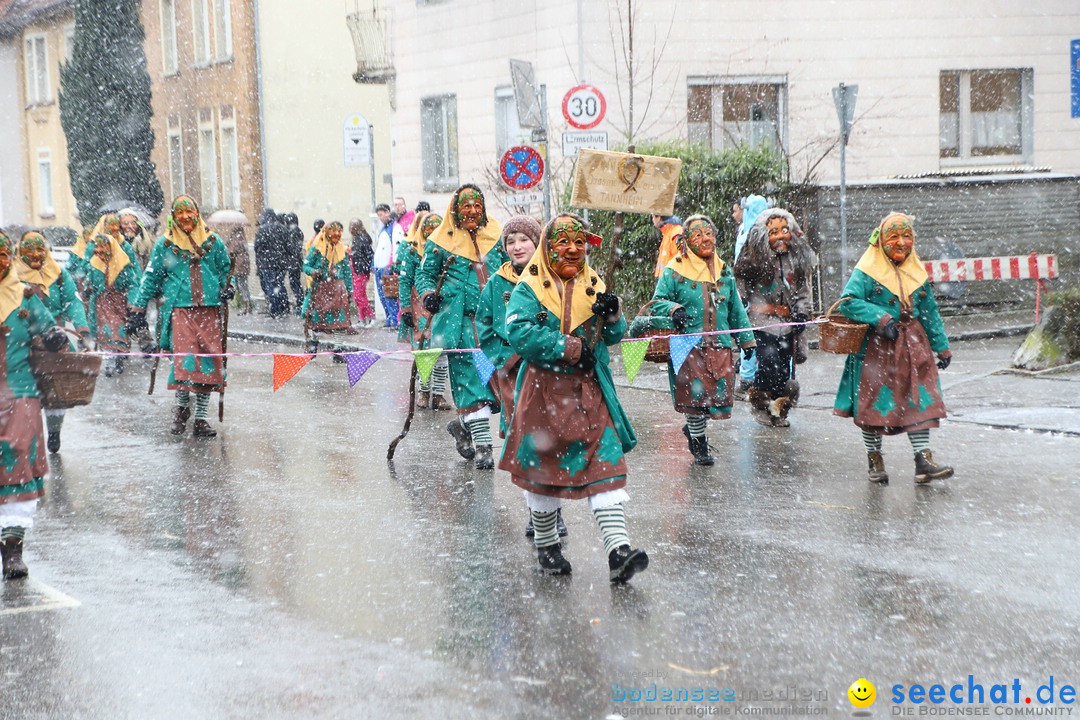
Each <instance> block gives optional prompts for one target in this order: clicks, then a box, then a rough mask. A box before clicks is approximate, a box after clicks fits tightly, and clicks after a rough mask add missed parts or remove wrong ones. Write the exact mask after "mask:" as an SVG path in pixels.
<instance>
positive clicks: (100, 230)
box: [75, 213, 122, 257]
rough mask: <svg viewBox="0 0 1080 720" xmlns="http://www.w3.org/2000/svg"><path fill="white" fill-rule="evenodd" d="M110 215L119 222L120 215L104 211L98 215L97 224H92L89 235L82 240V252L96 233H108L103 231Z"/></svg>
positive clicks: (91, 241) (92, 240)
mask: <svg viewBox="0 0 1080 720" xmlns="http://www.w3.org/2000/svg"><path fill="white" fill-rule="evenodd" d="M110 217H113V218H116V221H117V222H120V216H118V215H117V214H116V213H105V214H104V215H102V216H101V217H99V218H98V221H97V225H94V229H93V230H91V231H90V237H89V238H85V242H83V247H82V249H83V253H85V252H86V248H87V247H89V246H90V244H92V243H93V242H94V238H96V237H97V236H98V235H108V234H109V233H107V232H106V231H105V221H106V220H107V219H109V218H110ZM121 237H122V235H121ZM78 244H79V243H75V245H76V246H78ZM80 257H82V256H80Z"/></svg>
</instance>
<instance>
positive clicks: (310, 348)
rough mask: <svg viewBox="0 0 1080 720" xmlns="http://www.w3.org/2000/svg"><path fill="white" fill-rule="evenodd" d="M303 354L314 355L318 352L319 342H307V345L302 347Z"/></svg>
mask: <svg viewBox="0 0 1080 720" xmlns="http://www.w3.org/2000/svg"><path fill="white" fill-rule="evenodd" d="M304 352H306V353H307V354H308V355H314V354H315V353H317V352H319V341H318V340H308V341H307V343H305V345H304Z"/></svg>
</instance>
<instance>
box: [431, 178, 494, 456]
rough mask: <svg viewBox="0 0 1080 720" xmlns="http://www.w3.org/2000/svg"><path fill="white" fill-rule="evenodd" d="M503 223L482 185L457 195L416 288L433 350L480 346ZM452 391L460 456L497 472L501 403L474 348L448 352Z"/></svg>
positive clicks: (463, 188) (434, 237)
mask: <svg viewBox="0 0 1080 720" xmlns="http://www.w3.org/2000/svg"><path fill="white" fill-rule="evenodd" d="M501 230H502V227H501V226H500V225H499V223H498V222H497V221H495V220H494V219H493V218H490V217H488V214H487V210H486V207H485V205H484V194H483V193H482V192H481V191H480V188H478V187H477V186H476V185H472V184H466V185H462V186H461V187H459V188H458V189H457V191H456V192H455V193H454V196H453V198H451V200H450V205H449V207H447V209H446V214H445V215H443V219H442V222H441V223H440V224H439V227H437V228H436V229H435V231H434V232H432V233H431V237H429V238H428V241H427V244H426V245H425V247H424V260H423V262H422V263H420V270H419V271H418V272H417V273H416V281H415V286H416V292H417V293H419V295H420V302H421V305H422V306H423V308H424V310H426V311H427V312H428V313H431V315H432V318H431V337H430V340H429V342H428V347H429V348H444V349H447V350H450V349H456V350H472V349H475V348H477V347H479V346H480V337H479V333H478V332H477V329H476V311H477V308H478V307H479V305H480V290H481V289H482V288H483V287H484V285H485V284H487V280H488V277H489V275H490V274H491V273H493V272H495V271H496V270H497V269H498V268H499V266H501V265H502V264H503V263H504V262H505V261H506V253H504V252H503V251H502V247H501V246H499V234H500V232H501ZM447 354H448V358H447V362H448V365H449V368H450V392H451V394H452V395H453V397H454V405H456V406H457V411H458V417H457V418H456V419H454V420H451V421H450V424H449V425H447V427H446V430H447V432H449V433H450V435H451V436H452V437H453V438H454V441H455V443H456V445H457V451H458V454H460V455H461V456H462V457H463V458H465V459H466V460H469V459H472V458H474V457H475V458H476V467H477V468H478V469H481V470H491V469H492V468H494V467H495V462H494V460H493V458H492V453H491V424H490V419H491V413H492V410H495V411H498V409H499V401H498V400H497V399H496V397H495V392H494V391H493V390H492V388H491V386H490V384H489V383H483V382H480V375H479V374H478V373H477V371H476V365H474V364H473V358H472V354H471V353H468V352H455V353H447Z"/></svg>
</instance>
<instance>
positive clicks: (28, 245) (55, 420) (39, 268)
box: [18, 230, 90, 453]
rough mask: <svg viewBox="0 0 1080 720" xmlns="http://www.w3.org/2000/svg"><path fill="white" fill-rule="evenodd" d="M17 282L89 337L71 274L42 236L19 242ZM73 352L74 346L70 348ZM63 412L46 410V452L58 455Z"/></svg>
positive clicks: (29, 236) (60, 319) (25, 237)
mask: <svg viewBox="0 0 1080 720" xmlns="http://www.w3.org/2000/svg"><path fill="white" fill-rule="evenodd" d="M18 273H19V280H21V281H22V282H23V283H25V284H26V286H27V287H28V288H29V289H30V290H31V291H32V292H33V293H34V294H35V295H37V296H38V299H40V300H41V301H42V302H43V303H45V307H46V308H48V309H49V312H50V313H52V316H53V318H54V319H55V320H56V324H57V325H60V326H63V325H64V324H65V323H71V326H72V327H73V328H75V332H77V333H79V335H81V336H82V337H83V338H88V337H89V336H90V326H89V325H88V324H87V322H86V309H85V307H84V305H83V301H82V298H80V297H79V294H78V291H77V290H76V289H75V280H74V279H73V278H72V277H71V273H69V272H68V271H67V269H66V268H62V267H60V265H59V264H58V263H57V262H56V260H54V259H53V257H52V254H51V253H50V252H49V241H48V240H46V239H45V236H44V235H42V234H41V233H39V232H37V231H35V230H30V231H27V232H25V233H23V236H22V238H20V239H19V263H18ZM72 349H74V347H72ZM64 413H65V411H64V410H62V409H59V408H49V409H47V410H45V427H46V429H47V430H48V433H49V438H48V448H49V452H51V453H56V452H60V430H61V429H62V428H63V425H64Z"/></svg>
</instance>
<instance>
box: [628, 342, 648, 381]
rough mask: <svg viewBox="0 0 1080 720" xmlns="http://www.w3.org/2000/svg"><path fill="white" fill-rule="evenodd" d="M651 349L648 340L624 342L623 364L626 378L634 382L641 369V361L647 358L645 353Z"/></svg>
mask: <svg viewBox="0 0 1080 720" xmlns="http://www.w3.org/2000/svg"><path fill="white" fill-rule="evenodd" d="M648 349H649V341H648V340H647V339H646V340H627V341H626V342H624V343H622V364H623V371H624V372H625V373H626V379H627V380H628V381H629V382H634V378H635V377H637V374H638V370H640V369H641V361H642V360H644V359H645V353H646V352H647V351H648Z"/></svg>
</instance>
